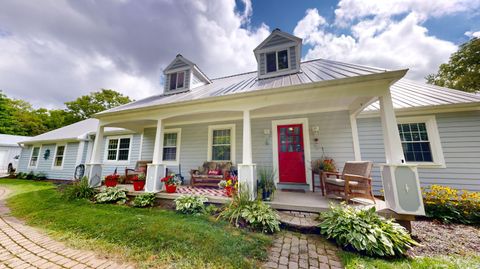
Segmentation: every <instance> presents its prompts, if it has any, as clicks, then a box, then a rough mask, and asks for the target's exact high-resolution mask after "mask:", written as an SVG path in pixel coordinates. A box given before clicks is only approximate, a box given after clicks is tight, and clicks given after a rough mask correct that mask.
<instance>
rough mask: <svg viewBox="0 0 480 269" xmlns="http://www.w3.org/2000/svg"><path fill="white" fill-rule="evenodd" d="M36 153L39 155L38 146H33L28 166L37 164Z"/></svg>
mask: <svg viewBox="0 0 480 269" xmlns="http://www.w3.org/2000/svg"><path fill="white" fill-rule="evenodd" d="M38 155H40V147H33V149H32V156H30V163H29V166H30V167H37V164H38Z"/></svg>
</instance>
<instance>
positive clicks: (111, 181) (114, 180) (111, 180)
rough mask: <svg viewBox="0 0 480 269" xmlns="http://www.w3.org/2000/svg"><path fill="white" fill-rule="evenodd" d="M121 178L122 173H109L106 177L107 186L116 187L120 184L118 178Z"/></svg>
mask: <svg viewBox="0 0 480 269" xmlns="http://www.w3.org/2000/svg"><path fill="white" fill-rule="evenodd" d="M119 178H120V175H118V174H117V173H113V174H111V175H108V176H106V177H105V186H107V187H115V186H117V184H118V179H119Z"/></svg>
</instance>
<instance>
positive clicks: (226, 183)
mask: <svg viewBox="0 0 480 269" xmlns="http://www.w3.org/2000/svg"><path fill="white" fill-rule="evenodd" d="M218 186H219V187H220V188H223V189H224V190H225V194H226V195H227V196H228V197H232V195H233V194H234V193H235V191H236V189H237V187H238V183H237V181H236V180H235V178H231V177H229V178H227V179H226V180H222V181H220V183H218Z"/></svg>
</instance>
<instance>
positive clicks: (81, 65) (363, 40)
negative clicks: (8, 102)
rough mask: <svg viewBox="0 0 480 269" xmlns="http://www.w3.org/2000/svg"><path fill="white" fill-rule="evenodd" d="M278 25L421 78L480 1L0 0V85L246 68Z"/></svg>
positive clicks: (134, 93)
mask: <svg viewBox="0 0 480 269" xmlns="http://www.w3.org/2000/svg"><path fill="white" fill-rule="evenodd" d="M277 27H278V28H280V29H282V30H283V31H286V32H289V33H291V34H294V35H296V36H298V37H300V38H302V39H303V51H302V55H303V57H302V58H303V60H309V59H317V58H325V59H330V60H336V61H343V62H349V63H356V64H364V65H369V66H377V67H381V68H386V69H404V68H408V69H409V72H408V73H407V75H406V77H407V78H409V79H412V80H416V81H424V77H425V76H426V75H428V74H431V73H435V72H436V71H437V70H438V66H439V65H440V64H442V63H444V62H447V61H448V58H449V56H450V55H451V53H453V52H455V51H456V50H457V49H458V46H459V45H460V44H462V43H463V42H466V41H467V40H469V39H470V38H472V37H474V36H479V37H480V0H388V1H387V0H337V1H332V0H324V1H321V0H316V1H314V0H303V1H300V0H297V1H287V0H275V1H274V0H258V1H257V0H255V1H251V0H221V1H219V0H196V1H190V0H175V1H172V0H155V1H148V0H122V1H118V0H90V1H75V0H42V3H41V5H40V4H39V3H38V2H37V1H30V0H2V1H0V74H2V75H0V90H2V91H3V92H4V93H6V94H7V95H8V96H10V97H13V98H18V99H23V100H26V101H29V102H31V103H32V104H33V105H34V106H35V107H40V106H43V107H48V108H58V107H62V106H63V103H64V102H66V101H71V100H73V99H75V98H77V97H78V96H80V95H84V94H88V93H89V92H92V91H98V90H99V89H101V88H110V89H115V90H117V91H120V92H122V93H124V94H126V95H128V96H130V97H132V98H134V99H141V98H145V97H148V96H150V95H153V94H159V93H162V91H163V86H162V84H161V82H162V70H163V69H164V68H165V67H166V66H167V65H168V64H169V63H170V62H171V61H172V60H173V59H174V57H175V55H176V54H178V53H181V54H182V55H183V56H185V57H186V58H188V59H189V60H191V61H192V62H194V63H196V64H197V65H198V66H199V67H200V68H201V69H202V71H203V72H204V73H206V74H207V75H208V76H209V77H210V78H215V77H219V76H225V75H232V74H237V73H241V72H246V71H253V70H255V69H256V66H257V65H256V60H255V57H254V55H253V49H254V48H255V47H256V46H257V45H258V44H260V43H261V42H262V41H263V40H264V39H265V38H266V37H267V36H268V35H269V34H270V33H271V31H272V30H273V29H275V28H277Z"/></svg>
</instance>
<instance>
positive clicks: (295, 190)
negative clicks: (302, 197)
mask: <svg viewBox="0 0 480 269" xmlns="http://www.w3.org/2000/svg"><path fill="white" fill-rule="evenodd" d="M281 191H284V192H299V193H305V190H302V189H281Z"/></svg>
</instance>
